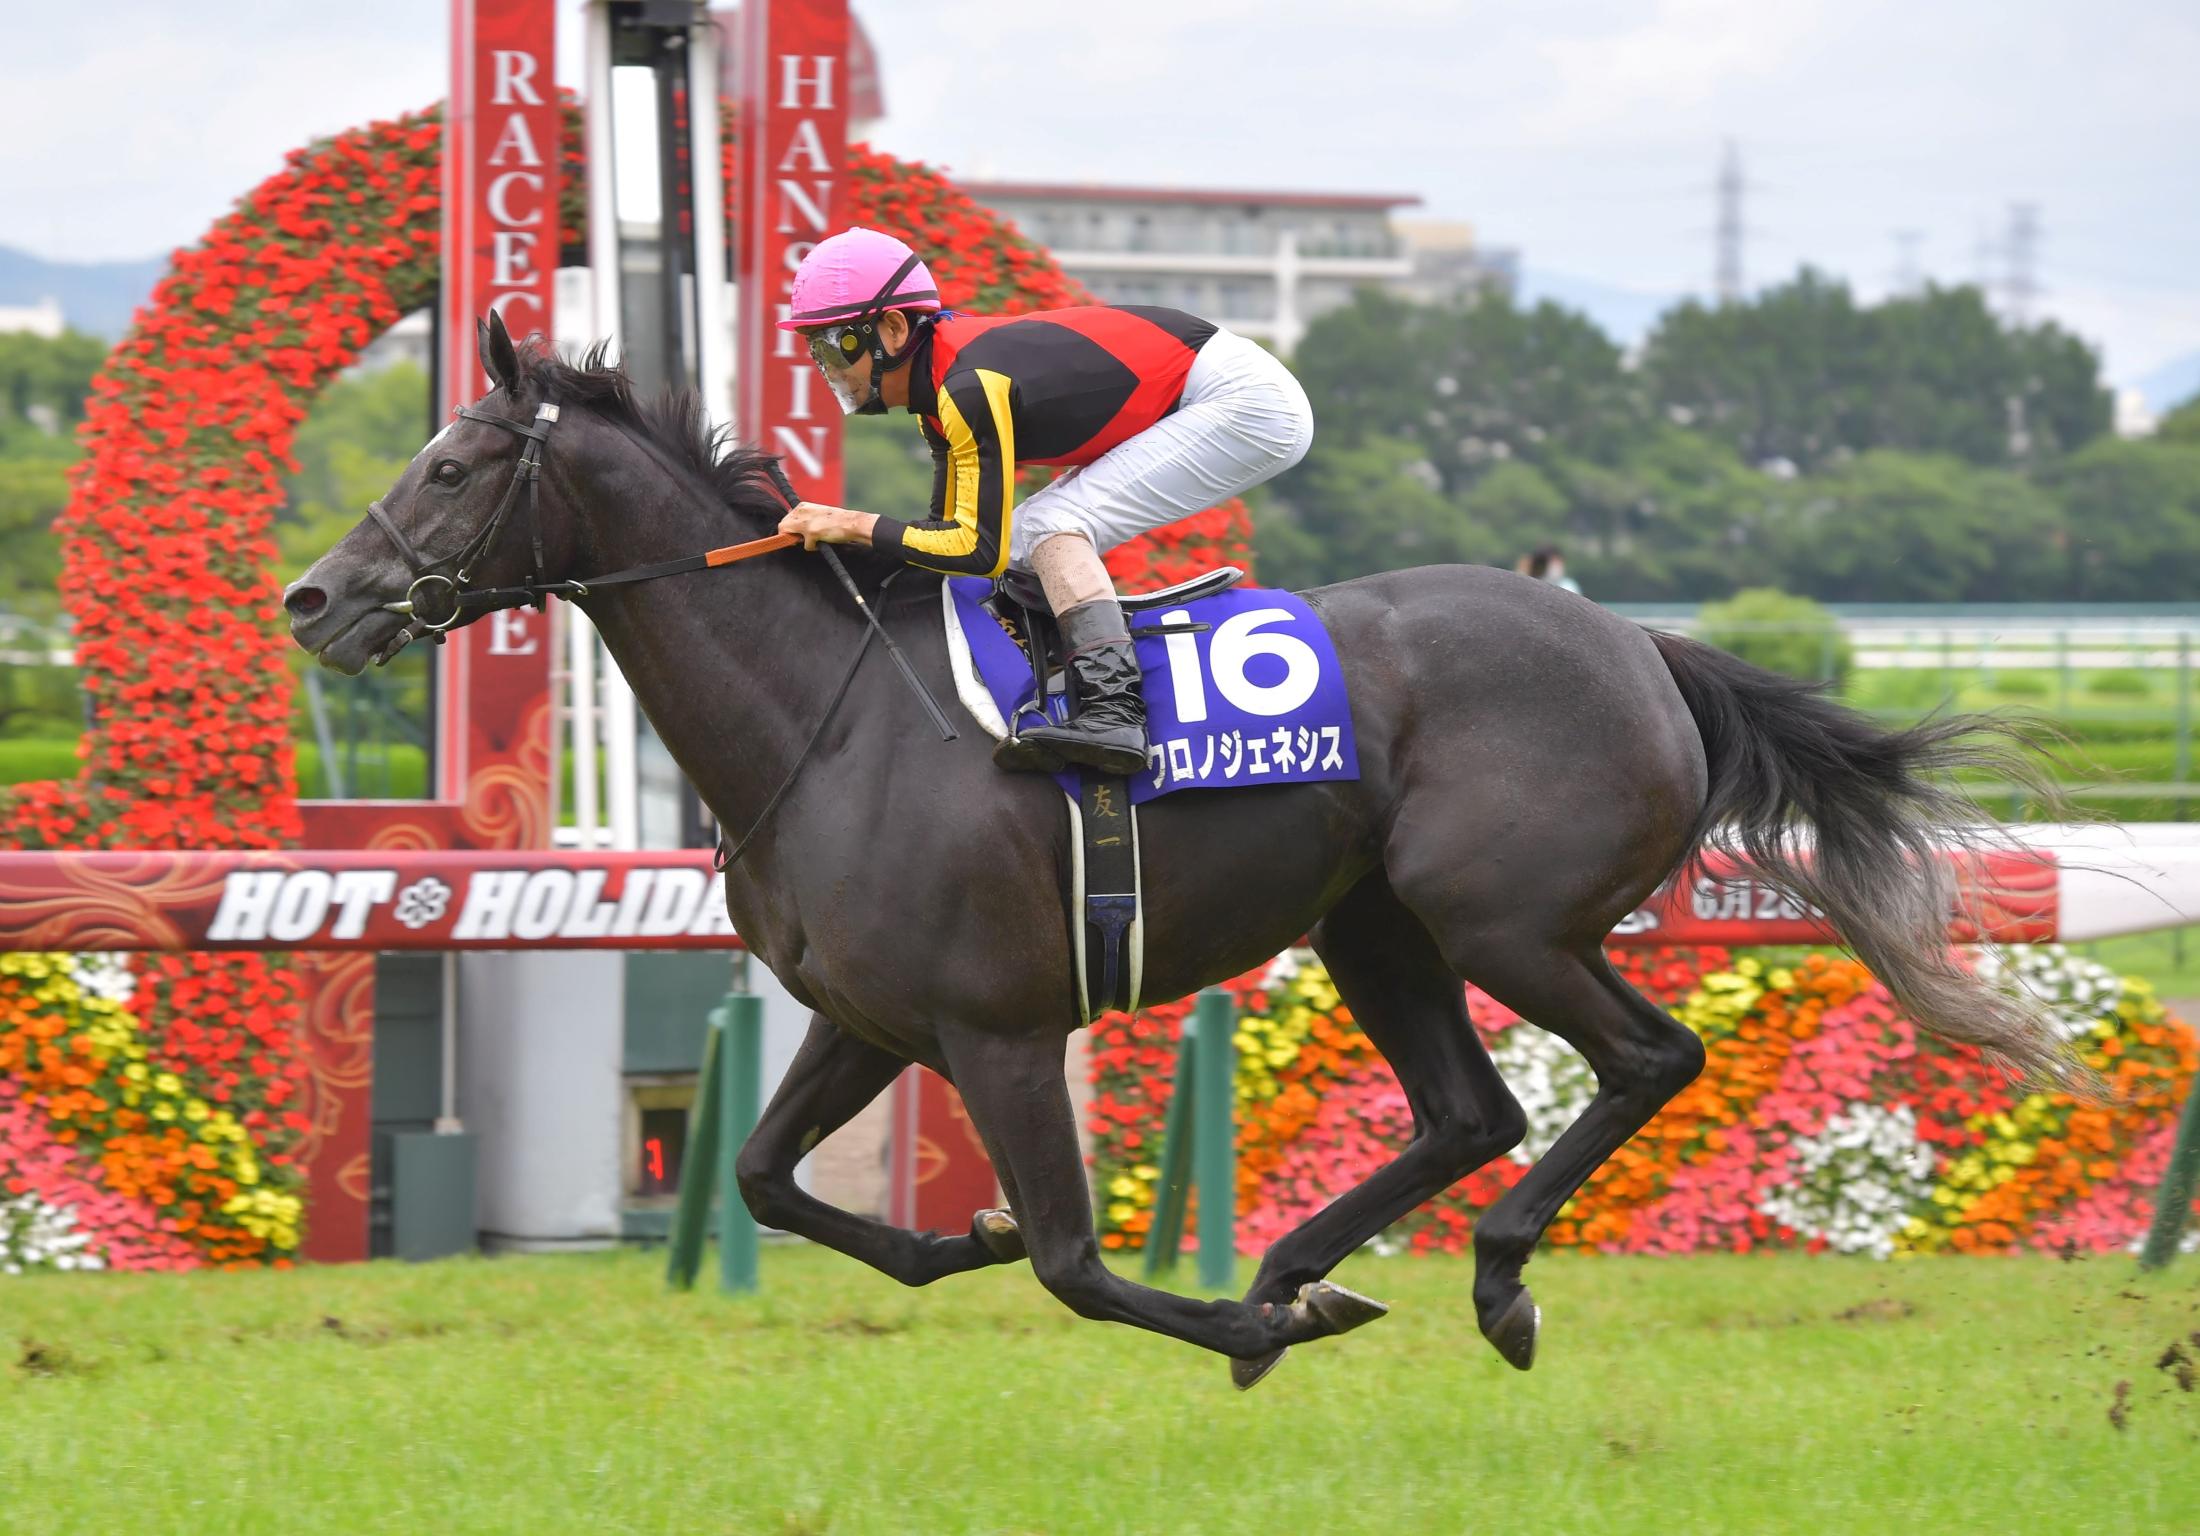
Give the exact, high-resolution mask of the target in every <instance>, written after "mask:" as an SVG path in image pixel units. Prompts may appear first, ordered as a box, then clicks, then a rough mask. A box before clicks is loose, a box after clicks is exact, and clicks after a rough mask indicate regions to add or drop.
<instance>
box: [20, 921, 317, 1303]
mask: <svg viewBox="0 0 2200 1536" xmlns="http://www.w3.org/2000/svg"><path fill="white" fill-rule="evenodd" d="M112 977H113V971H112V969H111V968H110V967H103V966H100V965H98V964H97V963H96V961H95V962H94V963H89V964H87V963H86V960H85V957H72V956H67V955H23V954H16V955H5V956H0V1166H4V1167H5V1169H6V1170H7V1171H6V1172H5V1173H4V1174H0V1196H5V1197H7V1198H9V1199H12V1200H15V1201H17V1202H19V1205H18V1215H17V1217H16V1219H15V1221H14V1224H13V1226H12V1228H11V1227H10V1225H9V1223H7V1222H6V1221H0V1244H12V1245H13V1248H14V1252H13V1254H12V1255H10V1254H7V1253H6V1252H5V1250H4V1249H0V1257H6V1258H11V1259H13V1260H15V1261H21V1262H29V1263H36V1262H40V1261H41V1260H45V1261H50V1262H54V1263H56V1264H57V1265H58V1267H65V1268H92V1267H114V1268H125V1269H127V1268H183V1267H189V1266H192V1265H195V1264H199V1263H216V1264H252V1263H263V1262H269V1261H274V1262H282V1261H284V1260H286V1259H287V1258H288V1257H289V1256H290V1255H292V1254H294V1253H295V1252H296V1251H297V1248H298V1238H299V1230H298V1228H299V1217H300V1212H301V1208H302V1202H301V1201H300V1199H299V1197H298V1193H297V1185H298V1178H297V1169H296V1165H295V1162H294V1160H293V1159H292V1158H291V1156H290V1153H289V1151H288V1146H289V1144H290V1143H292V1142H293V1141H295V1139H296V1135H297V1133H298V1132H299V1131H301V1130H303V1129H305V1127H304V1125H303V1124H302V1123H301V1122H300V1121H299V1119H298V1118H297V1117H294V1116H288V1115H285V1114H284V1113H283V1112H282V1111H281V1110H280V1109H279V1105H280V1102H281V1100H280V1098H279V1097H278V1098H277V1099H276V1100H275V1104H276V1106H278V1107H275V1108H271V1107H270V1106H269V1105H267V1104H266V1103H259V1104H253V1105H251V1106H250V1107H244V1106H243V1104H242V1102H241V1101H239V1100H238V1099H237V1097H236V1095H234V1094H233V1093H232V1094H229V1095H227V1096H226V1098H223V1099H210V1098H208V1097H207V1096H205V1094H203V1093H202V1092H200V1091H198V1088H197V1086H196V1085H195V1084H194V1083H193V1082H189V1081H186V1074H185V1073H182V1072H178V1071H175V1070H173V1069H172V1063H171V1061H170V1060H169V1059H168V1056H167V1055H166V1053H164V1052H163V1051H162V1050H161V1049H160V1045H159V1042H157V1041H154V1040H151V1039H149V1038H148V1036H147V1032H146V1031H145V1030H144V1028H143V1027H142V1026H141V1025H140V1023H139V1021H138V1018H137V1015H136V1014H134V1013H133V1012H132V1011H131V1010H130V1009H129V1008H128V1007H126V1006H124V1004H123V1002H122V1001H120V1000H119V999H118V998H117V997H116V996H114V995H112V991H111V990H103V987H102V982H103V981H107V982H111V980H112ZM194 1075H198V1074H194ZM268 1076H269V1077H271V1078H272V1080H273V1085H274V1086H273V1088H271V1089H270V1092H271V1093H274V1092H278V1091H279V1090H280V1089H281V1088H282V1087H283V1086H284V1084H285V1082H286V1081H287V1079H286V1077H285V1076H284V1074H283V1073H282V1072H281V1071H274V1072H271V1073H269V1074H268ZM218 1082H219V1078H218V1076H217V1084H218ZM217 1091H219V1089H218V1088H217ZM11 1230H12V1232H13V1236H12V1237H11V1236H9V1235H7V1234H8V1233H9V1232H10V1231H11ZM61 1260H67V1261H68V1262H67V1263H60V1261H61Z"/></svg>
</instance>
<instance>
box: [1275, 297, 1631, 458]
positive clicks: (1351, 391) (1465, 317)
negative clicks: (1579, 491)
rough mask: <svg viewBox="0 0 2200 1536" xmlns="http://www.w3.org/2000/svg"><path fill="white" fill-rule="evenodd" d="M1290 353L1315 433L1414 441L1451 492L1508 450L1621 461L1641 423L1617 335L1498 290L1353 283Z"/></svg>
mask: <svg viewBox="0 0 2200 1536" xmlns="http://www.w3.org/2000/svg"><path fill="white" fill-rule="evenodd" d="M1295 362H1296V367H1297V369H1298V373H1299V379H1300V382H1301V383H1302V384H1304V385H1305V387H1306V393H1307V398H1308V400H1309V401H1310V402H1311V403H1312V405H1313V407H1314V420H1315V424H1316V433H1317V435H1316V439H1315V441H1316V443H1317V445H1319V444H1320V443H1322V442H1323V441H1325V440H1326V441H1328V442H1330V443H1335V442H1336V441H1337V440H1338V439H1339V438H1342V439H1344V440H1346V441H1347V442H1353V443H1357V442H1360V441H1362V440H1364V439H1366V438H1368V437H1370V436H1374V435H1378V434H1380V435H1385V436H1390V437H1394V438H1398V439H1401V440H1405V441H1410V442H1412V443H1414V444H1415V445H1417V446H1418V447H1419V448H1420V450H1421V454H1422V457H1423V458H1424V459H1425V461H1426V462H1427V463H1428V465H1429V466H1430V468H1431V469H1433V470H1434V471H1435V474H1436V487H1435V488H1436V489H1437V490H1439V491H1442V492H1444V493H1446V494H1455V493H1457V492H1460V491H1463V490H1465V489H1466V488H1467V487H1468V486H1470V485H1472V484H1473V483H1474V482H1475V481H1476V480H1477V479H1479V478H1480V477H1481V476H1483V475H1485V474H1488V473H1490V472H1491V471H1493V470H1495V469H1497V468H1499V467H1500V466H1502V465H1504V464H1506V463H1508V462H1512V461H1520V462H1524V463H1528V464H1541V463H1544V462H1546V461H1548V460H1549V459H1550V458H1552V457H1553V456H1554V455H1558V454H1571V455H1574V456H1576V457H1578V458H1582V459H1585V460H1590V461H1594V462H1598V463H1613V462H1616V461H1617V460H1618V459H1620V458H1621V457H1623V456H1624V454H1625V451H1626V448H1627V446H1628V444H1629V443H1630V442H1631V441H1632V440H1633V439H1634V438H1635V436H1636V435H1637V434H1638V433H1639V431H1640V429H1641V427H1642V424H1643V417H1642V411H1641V406H1640V402H1639V400H1638V398H1637V395H1636V391H1635V389H1634V387H1633V385H1632V383H1631V382H1630V381H1629V379H1628V377H1627V375H1626V373H1625V371H1624V370H1623V369H1622V368H1621V366H1620V351H1619V348H1618V347H1617V346H1615V345H1614V344H1613V343H1612V341H1611V339H1610V338H1609V337H1607V336H1606V335H1605V334H1604V333H1603V332H1602V331H1600V330H1598V329H1597V327H1596V325H1595V323H1594V322H1593V321H1591V320H1589V319H1588V317H1586V316H1584V315H1580V314H1576V313H1575V312H1573V311H1572V310H1567V309H1562V308H1560V307H1559V306H1558V305H1556V304H1548V303H1546V304H1539V305H1537V306H1536V307H1535V308H1534V309H1525V310H1524V309H1520V308H1518V307H1516V306H1515V305H1514V304H1513V302H1512V300H1511V299H1510V297H1508V296H1507V295H1505V294H1503V293H1497V292H1488V293H1484V294H1482V295H1480V296H1479V297H1477V298H1475V299H1472V300H1469V301H1465V302H1461V303H1457V304H1444V305H1428V304H1415V303H1411V302H1409V301H1407V300H1404V299H1399V298H1394V297H1392V296H1390V295H1388V294H1383V293H1378V292H1376V291H1374V290H1372V289H1362V290H1361V291H1360V292H1359V293H1358V294H1356V295H1355V296H1354V298H1353V301H1352V303H1350V304H1348V305H1346V306H1345V307H1343V308H1341V309H1337V310H1333V311H1331V312H1330V313H1329V314H1326V315H1324V316H1322V317H1321V318H1320V319H1318V320H1316V321H1315V322H1314V323H1313V324H1312V325H1311V326H1309V327H1308V328H1307V332H1306V335H1305V337H1304V338H1303V339H1302V340H1301V341H1300V343H1299V350H1298V355H1297V358H1296V360H1295Z"/></svg>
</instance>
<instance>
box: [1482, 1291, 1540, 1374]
mask: <svg viewBox="0 0 2200 1536" xmlns="http://www.w3.org/2000/svg"><path fill="white" fill-rule="evenodd" d="M1542 1331H1543V1309H1542V1308H1541V1307H1539V1306H1537V1305H1536V1304H1535V1298H1534V1297H1533V1296H1530V1295H1529V1294H1528V1293H1527V1292H1526V1291H1525V1290H1523V1291H1521V1292H1520V1293H1519V1294H1518V1295H1516V1296H1514V1297H1513V1299H1512V1302H1511V1303H1510V1305H1508V1306H1507V1307H1506V1308H1505V1310H1504V1311H1503V1312H1502V1313H1500V1314H1499V1315H1498V1318H1497V1321H1496V1322H1494V1323H1492V1324H1490V1325H1489V1326H1488V1327H1486V1328H1484V1329H1483V1330H1482V1337H1484V1338H1485V1339H1488V1340H1489V1341H1490V1342H1491V1343H1492V1344H1494V1345H1496V1346H1497V1352H1498V1353H1499V1354H1501V1355H1503V1356H1504V1357H1505V1363H1506V1364H1507V1365H1509V1366H1511V1367H1512V1368H1513V1369H1514V1370H1516V1371H1524V1370H1526V1369H1527V1368H1528V1367H1529V1366H1531V1365H1533V1364H1535V1340H1536V1335H1537V1334H1539V1333H1541V1332H1542Z"/></svg>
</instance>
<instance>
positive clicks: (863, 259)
mask: <svg viewBox="0 0 2200 1536" xmlns="http://www.w3.org/2000/svg"><path fill="white" fill-rule="evenodd" d="M791 299H792V303H791V305H790V309H791V311H792V313H791V314H790V315H789V317H788V318H787V319H785V320H782V321H780V322H779V328H780V329H781V330H783V331H800V330H807V329H808V328H810V327H811V326H817V325H831V324H832V323H833V322H834V321H836V320H863V319H876V318H877V317H878V316H880V315H882V314H884V313H885V312H886V311H887V310H889V309H938V308H939V307H940V290H939V286H938V285H937V284H936V283H934V282H933V281H932V274H931V273H929V272H927V271H925V269H924V263H923V262H921V261H919V260H917V253H916V252H915V251H912V250H911V249H909V247H908V246H906V245H904V244H902V243H901V241H899V240H896V239H895V238H894V237H893V236H892V235H889V234H885V233H883V232H882V231H879V230H876V229H844V230H842V231H841V232H840V233H839V234H837V235H834V236H832V237H831V238H829V239H825V240H820V241H819V242H818V243H817V245H816V246H815V247H814V248H813V249H812V250H811V252H810V254H809V255H807V256H805V257H803V258H802V265H801V266H800V267H798V268H796V269H795V274H794V292H793V294H792V295H791Z"/></svg>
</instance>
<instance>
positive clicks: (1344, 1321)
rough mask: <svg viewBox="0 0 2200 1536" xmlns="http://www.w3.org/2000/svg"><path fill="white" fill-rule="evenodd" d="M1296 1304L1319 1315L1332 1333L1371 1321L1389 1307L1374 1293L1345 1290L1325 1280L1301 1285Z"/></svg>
mask: <svg viewBox="0 0 2200 1536" xmlns="http://www.w3.org/2000/svg"><path fill="white" fill-rule="evenodd" d="M1299 1305H1300V1306H1301V1307H1304V1308H1307V1309H1308V1310H1310V1311H1311V1312H1312V1313H1313V1314H1314V1315H1315V1316H1316V1317H1317V1318H1320V1319H1321V1322H1322V1325H1323V1326H1324V1327H1325V1328H1327V1329H1328V1330H1329V1331H1330V1332H1331V1333H1350V1332H1351V1331H1352V1330H1353V1329H1355V1328H1357V1327H1359V1326H1360V1325H1361V1324H1362V1323H1372V1322H1374V1321H1375V1319H1376V1318H1378V1317H1384V1316H1387V1315H1388V1314H1389V1312H1390V1308H1388V1307H1386V1306H1384V1305H1383V1304H1382V1303H1381V1302H1379V1301H1377V1300H1376V1299H1375V1298H1374V1297H1372V1296H1362V1295H1361V1294H1360V1293H1359V1292H1358V1291H1348V1290H1346V1289H1345V1288H1344V1287H1343V1286H1341V1285H1335V1284H1332V1283H1331V1282H1329V1281H1327V1280H1317V1281H1314V1282H1313V1283H1311V1284H1308V1285H1302V1286H1300V1287H1299Z"/></svg>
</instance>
